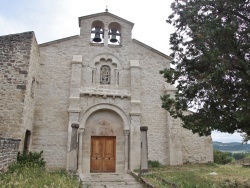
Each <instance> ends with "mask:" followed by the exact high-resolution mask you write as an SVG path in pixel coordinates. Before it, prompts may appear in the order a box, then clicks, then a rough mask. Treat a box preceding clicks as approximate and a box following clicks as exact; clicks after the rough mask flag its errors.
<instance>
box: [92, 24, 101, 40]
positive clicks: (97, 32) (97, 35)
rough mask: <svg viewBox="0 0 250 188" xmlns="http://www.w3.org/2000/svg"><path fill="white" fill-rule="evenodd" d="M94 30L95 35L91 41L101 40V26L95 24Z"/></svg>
mask: <svg viewBox="0 0 250 188" xmlns="http://www.w3.org/2000/svg"><path fill="white" fill-rule="evenodd" d="M94 32H95V37H94V38H93V41H94V42H101V41H102V39H101V33H102V32H101V28H100V27H98V26H96V27H95V31H94Z"/></svg>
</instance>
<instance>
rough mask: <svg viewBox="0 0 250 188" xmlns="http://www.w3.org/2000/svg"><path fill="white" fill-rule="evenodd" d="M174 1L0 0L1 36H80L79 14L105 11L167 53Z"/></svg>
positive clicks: (224, 138)
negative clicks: (30, 33) (132, 26)
mask: <svg viewBox="0 0 250 188" xmlns="http://www.w3.org/2000/svg"><path fill="white" fill-rule="evenodd" d="M172 2H173V0H146V1H145V0H120V1H118V0H0V35H8V34H14V33H21V32H27V31H34V32H35V35H36V39H37V42H38V43H39V44H41V43H45V42H49V41H53V40H57V39H61V38H66V37H70V36H73V35H79V33H80V29H79V25H78V17H81V16H86V15H90V14H95V13H100V12H104V11H105V9H106V6H107V8H108V11H109V12H110V13H112V14H115V15H117V16H119V17H122V18H124V19H126V20H128V21H130V22H132V23H134V24H135V25H134V28H133V32H132V38H135V39H137V40H139V41H141V42H143V43H145V44H147V45H149V46H151V47H153V48H155V49H156V50H158V51H161V52H163V53H165V54H167V55H169V54H170V53H171V51H170V46H169V38H170V34H171V33H173V32H174V28H173V27H172V26H171V25H169V24H167V23H166V19H167V18H168V16H169V14H170V13H171V9H170V5H171V3H172ZM212 138H213V140H214V141H221V142H235V141H237V142H241V140H242V138H241V137H240V135H239V134H233V135H231V134H225V133H220V132H213V134H212Z"/></svg>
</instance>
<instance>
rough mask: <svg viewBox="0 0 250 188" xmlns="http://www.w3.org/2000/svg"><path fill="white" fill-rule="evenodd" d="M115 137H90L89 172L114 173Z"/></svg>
mask: <svg viewBox="0 0 250 188" xmlns="http://www.w3.org/2000/svg"><path fill="white" fill-rule="evenodd" d="M115 158H116V137H115V136H92V137H91V158H90V160H91V161H90V172H115V164H116V159H115Z"/></svg>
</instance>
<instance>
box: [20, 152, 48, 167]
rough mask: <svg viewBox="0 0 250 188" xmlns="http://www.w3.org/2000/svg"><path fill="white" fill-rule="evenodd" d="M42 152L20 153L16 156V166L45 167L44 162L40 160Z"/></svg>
mask: <svg viewBox="0 0 250 188" xmlns="http://www.w3.org/2000/svg"><path fill="white" fill-rule="evenodd" d="M42 154H43V151H41V152H29V153H25V152H24V153H22V154H21V153H20V152H18V155H17V164H20V165H28V166H38V167H45V163H46V162H45V161H44V159H43V158H42Z"/></svg>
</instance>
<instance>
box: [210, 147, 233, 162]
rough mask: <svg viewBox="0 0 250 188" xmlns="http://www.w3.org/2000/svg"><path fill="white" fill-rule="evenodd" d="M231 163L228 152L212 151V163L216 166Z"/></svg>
mask: <svg viewBox="0 0 250 188" xmlns="http://www.w3.org/2000/svg"><path fill="white" fill-rule="evenodd" d="M231 161H232V157H230V153H229V152H222V151H218V150H214V163H217V164H227V163H230V162H231Z"/></svg>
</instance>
